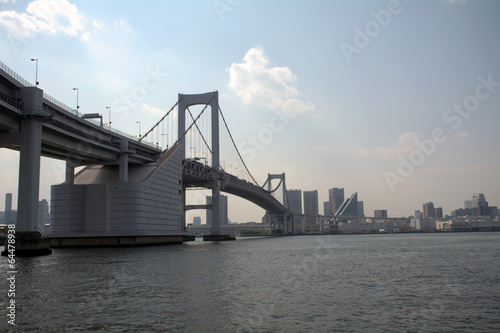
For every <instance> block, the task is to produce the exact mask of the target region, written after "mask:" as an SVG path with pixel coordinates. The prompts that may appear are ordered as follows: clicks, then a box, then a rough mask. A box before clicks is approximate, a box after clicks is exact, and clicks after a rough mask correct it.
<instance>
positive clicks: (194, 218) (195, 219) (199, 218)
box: [193, 216, 201, 226]
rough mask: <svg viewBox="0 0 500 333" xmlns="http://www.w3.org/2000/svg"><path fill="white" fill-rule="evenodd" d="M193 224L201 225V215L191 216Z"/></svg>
mask: <svg viewBox="0 0 500 333" xmlns="http://www.w3.org/2000/svg"><path fill="white" fill-rule="evenodd" d="M193 225H194V226H200V225H201V217H199V216H195V217H193Z"/></svg>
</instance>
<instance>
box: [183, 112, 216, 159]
mask: <svg viewBox="0 0 500 333" xmlns="http://www.w3.org/2000/svg"><path fill="white" fill-rule="evenodd" d="M186 109H187V110H188V112H189V115H190V116H191V119H193V123H194V125H195V126H196V129H197V130H198V133H200V136H201V138H202V139H203V142H205V145H206V146H207V148H208V150H209V151H210V154H213V153H212V149H210V146H209V145H208V143H207V140H205V137H204V136H203V133H202V132H201V131H200V128H199V127H198V124H196V123H195V122H194V117H193V114H192V113H191V110H189V108H186Z"/></svg>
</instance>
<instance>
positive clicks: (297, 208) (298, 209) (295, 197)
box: [286, 190, 302, 225]
mask: <svg viewBox="0 0 500 333" xmlns="http://www.w3.org/2000/svg"><path fill="white" fill-rule="evenodd" d="M286 195H287V196H288V204H289V205H290V212H292V213H293V214H294V215H295V214H302V191H301V190H287V191H286ZM293 220H294V223H295V225H301V224H302V217H301V216H294V217H293Z"/></svg>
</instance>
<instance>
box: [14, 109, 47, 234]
mask: <svg viewBox="0 0 500 333" xmlns="http://www.w3.org/2000/svg"><path fill="white" fill-rule="evenodd" d="M21 133H22V135H21V153H20V158H19V196H18V205H17V228H16V229H17V231H36V225H37V223H38V192H39V189H40V150H41V145H42V123H41V122H40V121H38V120H37V119H35V118H25V119H23V120H22V121H21Z"/></svg>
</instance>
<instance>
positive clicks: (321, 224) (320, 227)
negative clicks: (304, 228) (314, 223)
mask: <svg viewBox="0 0 500 333" xmlns="http://www.w3.org/2000/svg"><path fill="white" fill-rule="evenodd" d="M316 219H317V220H319V232H323V219H322V218H321V217H319V216H317V217H316Z"/></svg>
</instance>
